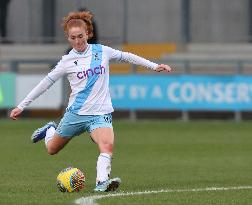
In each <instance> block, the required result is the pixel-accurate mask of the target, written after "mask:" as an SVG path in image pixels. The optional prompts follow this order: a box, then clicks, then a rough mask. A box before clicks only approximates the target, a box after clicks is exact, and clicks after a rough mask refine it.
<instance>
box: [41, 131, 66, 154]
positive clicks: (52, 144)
mask: <svg viewBox="0 0 252 205" xmlns="http://www.w3.org/2000/svg"><path fill="white" fill-rule="evenodd" d="M70 140H71V138H64V137H62V136H60V135H58V134H57V133H55V134H54V135H53V136H52V137H51V138H49V137H47V136H46V137H45V144H46V148H47V152H48V154H50V155H54V154H57V153H58V152H59V151H60V150H61V149H62V148H63V147H64V146H65V145H66V144H67V143H68V142H69V141H70Z"/></svg>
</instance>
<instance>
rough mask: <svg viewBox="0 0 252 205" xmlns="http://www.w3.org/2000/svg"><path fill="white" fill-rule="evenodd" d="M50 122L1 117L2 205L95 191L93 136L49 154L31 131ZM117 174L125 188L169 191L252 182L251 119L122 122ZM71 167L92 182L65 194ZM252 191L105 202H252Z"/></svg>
mask: <svg viewBox="0 0 252 205" xmlns="http://www.w3.org/2000/svg"><path fill="white" fill-rule="evenodd" d="M45 122H46V121H45V120H34V119H27V120H24V119H20V120H18V121H11V120H0V128H1V134H0V136H1V138H0V162H1V164H0V204H6V205H7V204H8V205H14V204H19V205H23V204H30V205H33V204H36V205H42V204H43V205H45V204H47V205H51V204H52V205H57V204H61V205H62V204H68V205H71V204H75V202H74V201H75V200H76V199H78V198H80V197H87V196H92V195H96V193H93V191H92V190H93V188H94V183H95V175H96V170H95V168H96V159H97V156H98V150H97V147H96V145H95V144H94V143H93V142H92V141H91V140H90V138H89V136H88V135H87V134H84V135H81V136H78V137H76V138H74V139H73V140H72V141H71V142H70V143H69V144H68V145H67V146H66V147H65V148H64V149H63V150H62V151H61V152H60V153H58V154H57V155H54V156H49V155H48V154H47V153H46V151H45V147H44V142H39V143H37V144H32V143H31V142H30V135H31V134H32V132H33V130H34V129H35V128H37V127H40V126H41V125H43V124H44V123H45ZM114 131H115V135H116V141H115V148H114V157H113V158H114V159H113V164H112V165H113V166H112V177H116V176H118V177H121V179H122V185H121V187H120V189H119V190H118V192H117V193H120V192H138V191H151V190H162V189H171V190H177V189H186V190H187V189H188V190H190V189H194V188H195V189H199V188H206V187H238V186H251V185H252V126H251V122H241V123H235V122H221V121H214V122H207V121H205V122H200V121H195V122H187V123H184V122H179V121H175V122H172V121H136V122H129V121H116V120H114ZM68 166H74V167H77V168H79V169H81V170H82V171H83V172H84V173H85V175H86V188H85V189H84V190H82V191H80V192H79V193H61V192H59V191H58V189H57V187H56V177H57V174H58V173H59V172H60V171H61V170H62V169H63V168H66V167H68ZM251 199H252V189H248V190H227V191H202V192H171V193H156V194H148V195H133V196H118V197H108V198H103V199H100V200H97V201H95V203H97V204H99V205H107V204H110V205H111V204H120V205H145V204H153V205H154V204H155V205H158V204H160V205H161V204H162V205H163V204H176V205H177V204H178V205H180V204H181V205H182V204H183V205H184V204H187V205H198V204H199V205H201V204H204V205H210V204H221V205H230V204H231V205H237V204H243V205H244V204H247V205H250V204H251Z"/></svg>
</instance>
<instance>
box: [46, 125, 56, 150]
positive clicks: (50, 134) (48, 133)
mask: <svg viewBox="0 0 252 205" xmlns="http://www.w3.org/2000/svg"><path fill="white" fill-rule="evenodd" d="M54 133H55V128H54V127H50V128H49V129H48V130H47V131H46V136H45V145H46V147H47V143H48V142H49V141H50V140H51V139H52V138H53V135H54Z"/></svg>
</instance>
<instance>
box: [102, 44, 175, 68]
mask: <svg viewBox="0 0 252 205" xmlns="http://www.w3.org/2000/svg"><path fill="white" fill-rule="evenodd" d="M103 48H104V50H105V51H106V52H107V54H108V56H109V58H110V59H114V60H117V61H122V62H126V63H131V64H135V65H140V66H144V67H146V68H149V69H151V70H154V71H156V72H171V70H172V68H171V67H170V66H168V65H165V64H160V65H158V64H156V63H154V62H151V61H150V60H147V59H145V58H143V57H141V56H138V55H135V54H133V53H129V52H123V51H119V50H116V49H113V48H110V47H107V46H104V47H103Z"/></svg>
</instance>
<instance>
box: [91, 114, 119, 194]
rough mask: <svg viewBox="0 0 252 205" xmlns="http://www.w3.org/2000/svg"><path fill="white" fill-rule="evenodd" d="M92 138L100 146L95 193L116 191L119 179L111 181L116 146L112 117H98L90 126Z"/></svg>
mask: <svg viewBox="0 0 252 205" xmlns="http://www.w3.org/2000/svg"><path fill="white" fill-rule="evenodd" d="M90 130H91V131H90V136H91V138H92V139H93V141H94V142H95V143H96V144H97V145H98V148H99V151H100V155H99V156H98V159H97V167H96V170H97V178H96V188H95V189H94V190H95V191H114V190H116V189H117V188H118V186H119V184H120V183H121V180H120V179H119V178H114V179H109V177H110V172H111V162H112V155H113V146H114V131H113V127H112V116H111V115H110V114H108V115H102V116H99V117H97V119H96V120H95V123H93V124H92V125H91V126H90Z"/></svg>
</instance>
